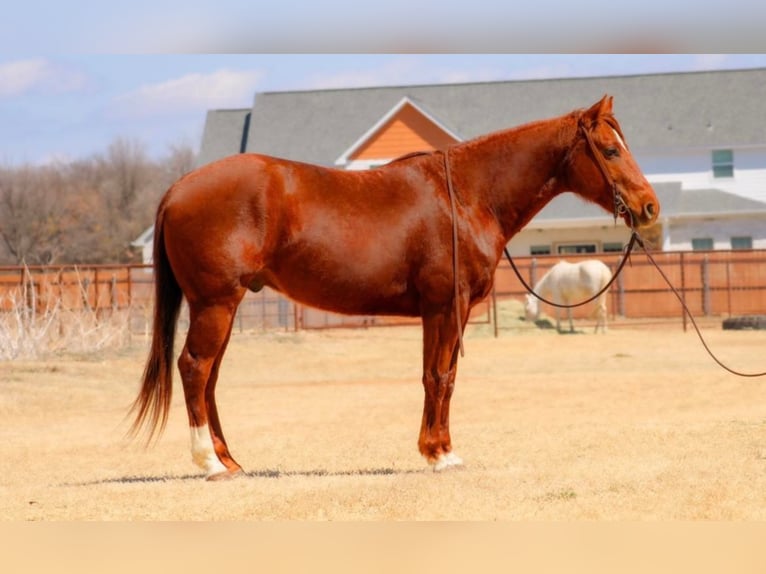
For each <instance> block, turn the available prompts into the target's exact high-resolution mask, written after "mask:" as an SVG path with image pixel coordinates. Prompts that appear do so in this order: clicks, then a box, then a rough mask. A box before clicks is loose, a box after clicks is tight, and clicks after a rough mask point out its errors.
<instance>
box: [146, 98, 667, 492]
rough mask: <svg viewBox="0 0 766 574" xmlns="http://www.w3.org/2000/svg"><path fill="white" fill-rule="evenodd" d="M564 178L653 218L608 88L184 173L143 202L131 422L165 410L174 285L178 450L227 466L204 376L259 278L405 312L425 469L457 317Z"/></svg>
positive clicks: (450, 369) (447, 385)
mask: <svg viewBox="0 0 766 574" xmlns="http://www.w3.org/2000/svg"><path fill="white" fill-rule="evenodd" d="M445 153H446V154H447V155H445ZM564 191H572V192H574V193H577V194H578V195H580V196H581V197H583V198H584V199H585V200H587V201H590V202H593V203H596V204H598V205H600V206H601V207H603V208H604V209H605V210H607V211H609V212H614V214H615V217H617V216H618V215H619V216H620V217H621V218H622V219H624V221H625V223H626V225H629V226H633V227H641V226H644V225H648V224H651V223H653V222H654V221H655V220H656V218H657V215H658V212H659V205H658V201H657V197H656V196H655V194H654V191H653V189H652V187H651V185H650V184H649V183H648V182H647V180H646V179H645V178H644V176H643V174H642V173H641V170H640V169H639V167H638V165H637V164H636V162H635V160H634V159H633V157H632V155H631V153H630V152H629V150H628V148H627V146H626V144H625V141H624V138H623V137H622V135H621V130H620V127H619V124H618V123H617V120H616V119H615V117H614V116H613V114H612V98H611V97H608V96H604V98H602V99H601V100H600V101H599V102H597V103H596V104H594V105H593V106H591V107H590V108H589V109H582V110H575V111H573V112H571V113H568V114H566V115H563V116H561V117H557V118H553V119H547V120H542V121H536V122H532V123H529V124H526V125H522V126H520V127H516V128H512V129H507V130H503V131H498V132H494V133H491V134H488V135H485V136H481V137H478V138H475V139H472V140H469V141H466V142H462V143H460V144H457V145H454V146H452V147H450V148H449V149H448V150H446V151H445V152H443V151H435V152H432V153H424V154H413V155H409V156H405V157H404V158H401V159H399V160H397V161H393V162H391V163H389V164H387V165H385V166H382V167H379V168H376V169H371V170H367V171H346V170H340V169H332V168H326V167H320V166H316V165H309V164H305V163H299V162H296V161H289V160H286V159H279V158H273V157H268V156H264V155H258V154H240V155H236V156H231V157H228V158H225V159H222V160H219V161H216V162H213V163H211V164H208V165H205V166H203V167H200V168H198V169H196V170H195V171H193V172H191V173H189V174H187V175H186V176H184V177H182V178H181V179H180V180H179V181H177V182H176V183H175V184H174V185H173V186H171V188H170V189H169V190H168V191H167V193H166V194H165V196H164V197H163V198H162V201H161V202H160V205H159V207H158V210H157V218H156V224H155V230H154V273H155V289H156V300H155V310H154V320H153V321H154V323H153V337H152V344H151V351H150V354H149V358H148V361H147V364H146V370H145V372H144V376H143V384H142V386H141V389H140V392H139V395H138V397H137V398H136V401H135V403H134V405H133V409H134V411H135V413H136V417H135V421H134V423H133V426H132V432H133V433H134V434H135V433H137V432H138V430H139V429H140V428H141V427H142V426H144V425H146V426H147V427H148V431H149V436H150V437H151V436H152V435H153V434H154V432H155V431H157V430H158V429H159V431H160V432H161V431H162V429H163V428H164V426H165V423H166V422H167V415H168V409H169V407H170V397H171V389H172V358H173V341H174V334H175V327H176V321H177V318H178V313H179V309H180V306H181V301H182V298H183V297H185V298H186V300H187V302H188V305H189V321H190V322H189V330H188V333H187V335H186V342H185V344H184V346H183V349H182V350H181V353H180V356H179V358H178V368H179V371H180V373H181V380H182V382H183V390H184V395H185V398H186V407H187V411H188V416H189V426H190V430H191V451H192V459H193V460H194V462H195V463H197V464H198V465H199V466H200V467H201V468H202V469H203V470H204V471H205V473H206V475H207V477H208V479H218V478H228V477H231V476H234V475H236V474H239V473H241V472H242V468H241V467H240V465H239V464H238V463H237V462H235V460H234V458H233V457H232V455H231V454H230V452H229V448H228V446H227V444H226V440H225V439H224V435H223V431H222V430H221V421H220V419H219V417H218V411H217V408H216V402H215V386H216V382H217V379H218V371H219V368H220V366H221V360H222V359H223V355H224V352H225V350H226V345H227V343H228V341H229V337H230V335H231V328H232V322H233V320H234V315H235V313H236V310H237V307H238V305H239V303H240V301H241V300H242V298H243V296H244V295H245V292H246V291H247V290H248V289H250V290H252V291H258V290H259V289H262V288H263V287H264V286H266V285H268V286H269V287H271V288H273V289H275V290H277V291H279V292H281V293H283V294H284V295H286V296H287V297H290V298H291V299H293V300H295V301H299V302H301V303H305V304H307V305H311V306H314V307H318V308H321V309H326V310H329V311H335V312H338V313H346V314H386V315H402V316H411V317H420V318H421V319H422V325H423V380H422V382H423V387H424V390H425V402H424V405H423V418H422V422H421V426H420V436H419V439H418V448H419V450H420V453H421V454H422V455H423V456H424V457H425V459H426V460H427V461H428V463H429V464H431V465H433V468H434V470H442V469H444V468H447V467H450V466H454V465H460V464H462V460H461V459H460V458H459V457H458V456H457V455H456V454H455V453H454V452H453V450H452V441H451V438H450V430H449V410H450V399H451V397H452V392H453V389H454V385H455V374H456V369H457V359H458V349H459V341H460V336H461V328H462V327H464V326H465V324H466V322H467V320H468V316H469V313H470V311H471V308H472V307H473V306H474V305H475V304H476V303H478V302H480V301H481V300H482V299H484V297H486V296H487V294H488V293H489V292H490V290H491V288H492V283H493V280H494V274H495V268H496V267H497V265H498V262H499V260H500V257H501V256H502V254H503V248H504V247H505V245H506V244H507V243H508V241H509V240H510V239H511V238H512V237H513V236H514V235H515V234H516V233H517V232H518V231H519V230H520V229H521V228H522V227H524V225H526V224H527V222H529V220H530V219H531V218H532V217H533V216H534V215H535V214H536V213H537V212H538V211H540V210H541V209H542V208H543V206H545V205H546V204H547V203H548V202H549V201H550V200H551V199H553V198H554V197H555V196H556V195H558V194H560V193H562V192H564ZM453 215H454V216H455V217H454V218H453ZM453 224H454V225H455V227H454V230H453ZM453 233H454V234H455V236H453ZM455 237H457V241H454V239H455ZM455 244H456V245H457V251H456V252H455V253H453V245H455ZM458 256H459V261H460V264H459V266H456V262H457V260H458V259H457V258H458Z"/></svg>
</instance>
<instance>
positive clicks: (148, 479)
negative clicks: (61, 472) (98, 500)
mask: <svg viewBox="0 0 766 574" xmlns="http://www.w3.org/2000/svg"><path fill="white" fill-rule="evenodd" d="M426 470H428V469H427V468H425V469H418V470H416V469H396V468H390V467H385V468H362V469H352V470H324V469H312V470H279V469H262V470H251V471H247V472H243V473H242V474H240V475H238V476H237V480H241V479H243V478H267V479H279V478H288V477H294V476H302V477H308V478H313V477H325V476H402V475H406V474H421V473H423V472H425V471H426ZM204 479H205V475H204V474H199V473H197V474H177V475H172V474H166V475H161V476H160V475H153V476H136V475H131V476H119V477H114V478H103V479H98V480H90V481H86V482H77V483H67V484H62V485H61V486H95V485H99V484H135V483H147V484H148V483H156V482H177V481H191V480H204Z"/></svg>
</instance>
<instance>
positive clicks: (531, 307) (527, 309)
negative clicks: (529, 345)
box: [524, 293, 540, 321]
mask: <svg viewBox="0 0 766 574" xmlns="http://www.w3.org/2000/svg"><path fill="white" fill-rule="evenodd" d="M524 314H525V315H526V318H527V321H536V320H537V317H538V315H539V314H540V305H539V303H538V301H537V297H535V296H534V295H531V294H529V293H527V300H526V301H525V302H524Z"/></svg>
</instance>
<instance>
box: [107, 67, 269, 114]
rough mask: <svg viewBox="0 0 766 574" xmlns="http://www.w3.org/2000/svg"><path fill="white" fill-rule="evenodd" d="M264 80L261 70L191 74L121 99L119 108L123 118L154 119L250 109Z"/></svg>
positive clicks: (118, 111) (141, 89)
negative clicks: (158, 116)
mask: <svg viewBox="0 0 766 574" xmlns="http://www.w3.org/2000/svg"><path fill="white" fill-rule="evenodd" d="M262 77H263V73H262V72H260V71H257V70H226V69H224V70H218V71H216V72H213V73H210V74H188V75H186V76H182V77H180V78H174V79H172V80H168V81H166V82H161V83H159V84H148V85H145V86H141V87H139V88H137V89H135V90H133V91H131V92H128V93H126V94H123V95H120V96H117V97H116V98H115V104H116V109H117V113H118V114H119V115H127V116H151V115H157V114H173V113H187V112H198V111H200V110H207V109H210V108H232V107H247V106H250V105H251V103H252V99H253V96H254V95H255V89H256V86H257V84H258V82H259V81H260V79H261V78H262Z"/></svg>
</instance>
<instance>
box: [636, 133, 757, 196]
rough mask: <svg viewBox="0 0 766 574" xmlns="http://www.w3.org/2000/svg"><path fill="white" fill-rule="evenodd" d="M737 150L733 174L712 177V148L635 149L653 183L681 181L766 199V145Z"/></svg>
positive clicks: (687, 186)
mask: <svg viewBox="0 0 766 574" xmlns="http://www.w3.org/2000/svg"><path fill="white" fill-rule="evenodd" d="M720 149H733V151H734V177H733V178H716V177H713V160H712V150H710V149H704V150H687V151H663V152H642V153H636V160H637V161H638V165H639V166H640V167H641V170H642V171H643V172H644V174H645V175H646V178H647V179H648V180H649V181H650V182H652V183H660V182H672V181H680V182H681V183H682V186H683V189H720V190H721V191H726V192H729V193H735V194H737V195H741V196H743V197H747V198H749V199H755V200H757V201H763V202H766V147H758V148H748V149H737V148H726V146H721V148H720Z"/></svg>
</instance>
